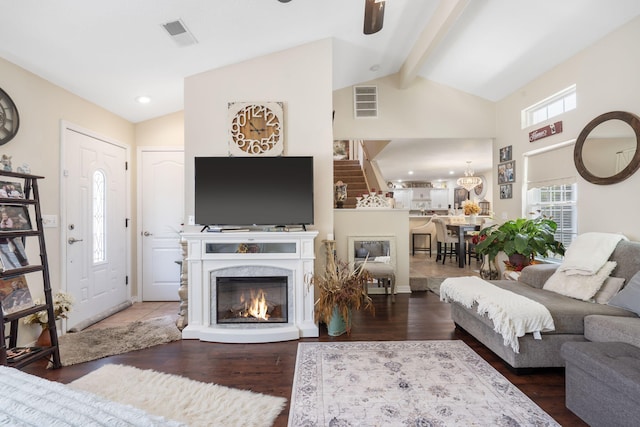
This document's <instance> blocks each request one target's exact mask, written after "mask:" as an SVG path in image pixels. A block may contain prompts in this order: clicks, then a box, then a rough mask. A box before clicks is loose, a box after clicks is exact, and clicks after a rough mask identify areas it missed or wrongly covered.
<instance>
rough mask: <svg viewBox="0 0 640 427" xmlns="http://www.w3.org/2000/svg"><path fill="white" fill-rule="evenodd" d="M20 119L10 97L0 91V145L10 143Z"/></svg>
mask: <svg viewBox="0 0 640 427" xmlns="http://www.w3.org/2000/svg"><path fill="white" fill-rule="evenodd" d="M19 127H20V117H19V116H18V108H16V104H14V103H13V100H12V99H11V97H10V96H9V95H8V94H7V93H6V92H5V91H4V90H2V89H0V145H4V144H6V143H7V142H9V141H11V140H12V139H13V137H14V136H16V134H17V133H18V128H19Z"/></svg>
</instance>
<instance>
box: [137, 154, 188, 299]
mask: <svg viewBox="0 0 640 427" xmlns="http://www.w3.org/2000/svg"><path fill="white" fill-rule="evenodd" d="M138 158H139V164H140V168H139V174H138V177H139V182H140V185H139V186H138V198H139V206H140V211H141V212H139V215H138V218H139V224H138V229H139V230H140V237H139V239H140V240H141V251H142V255H141V257H140V259H141V260H142V278H141V281H142V300H143V301H177V300H178V299H179V298H178V288H179V287H180V265H179V264H178V261H182V247H181V246H180V230H181V228H182V222H183V219H184V151H182V150H171V149H165V150H162V149H158V150H153V149H143V150H141V151H140V152H139V156H138Z"/></svg>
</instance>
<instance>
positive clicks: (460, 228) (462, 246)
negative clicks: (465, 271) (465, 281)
mask: <svg viewBox="0 0 640 427" xmlns="http://www.w3.org/2000/svg"><path fill="white" fill-rule="evenodd" d="M447 229H448V230H451V232H453V233H454V234H457V235H458V248H457V249H458V267H460V268H463V267H464V264H465V260H466V258H467V257H466V247H467V245H466V242H465V239H464V236H465V235H466V233H467V232H469V231H477V230H480V224H469V223H456V224H447Z"/></svg>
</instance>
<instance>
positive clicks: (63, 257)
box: [58, 120, 133, 331]
mask: <svg viewBox="0 0 640 427" xmlns="http://www.w3.org/2000/svg"><path fill="white" fill-rule="evenodd" d="M67 129H68V130H71V131H73V132H77V133H81V134H83V135H87V136H89V137H91V138H95V139H99V140H101V141H104V142H106V143H108V144H112V145H115V146H116V147H120V148H122V149H124V150H125V159H126V162H127V164H128V165H129V168H128V169H127V170H126V171H125V181H126V188H125V191H126V194H125V213H126V216H127V218H129V220H130V221H131V174H130V167H131V150H130V147H129V146H128V145H127V144H124V143H122V142H120V141H117V140H115V139H113V138H109V137H107V136H104V135H101V134H98V133H96V132H94V131H91V130H89V129H86V128H83V127H81V126H78V125H76V124H74V123H71V122H68V121H66V120H60V176H59V177H58V188H60V223H59V225H60V230H59V239H60V245H59V250H60V289H61V290H64V291H66V290H67V250H66V240H65V236H66V224H67V218H66V210H65V209H64V207H65V206H66V200H67V198H66V193H65V188H66V186H65V185H64V176H65V171H66V168H65V166H66V165H65V160H66V152H67V150H66V149H67V142H66V139H65V130H67ZM125 235H126V242H125V248H126V251H127V254H126V256H125V275H127V276H128V277H129V285H128V286H127V296H128V299H131V289H132V287H133V281H132V275H131V233H130V232H127V233H125ZM62 322H63V324H62V329H61V330H63V331H64V330H66V329H67V324H66V322H67V320H66V319H63V320H62Z"/></svg>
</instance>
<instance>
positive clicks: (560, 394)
mask: <svg viewBox="0 0 640 427" xmlns="http://www.w3.org/2000/svg"><path fill="white" fill-rule="evenodd" d="M372 298H373V299H374V302H375V308H376V313H375V316H373V315H370V314H368V313H362V312H358V313H355V315H354V325H353V331H352V333H351V335H350V336H346V335H343V336H340V337H335V338H334V337H330V336H328V335H327V333H326V329H324V328H323V327H322V326H321V329H320V337H319V338H314V339H304V340H302V341H310V342H315V341H382V340H389V341H397V340H452V339H459V340H463V341H464V342H465V343H467V344H468V345H469V346H470V347H471V348H473V349H474V350H475V351H476V352H477V353H478V354H480V356H482V357H483V358H484V359H485V360H487V361H488V362H489V363H490V364H491V365H492V366H493V367H494V368H496V369H497V370H498V371H499V372H501V373H502V374H503V375H504V376H505V377H506V378H507V379H508V380H509V381H511V382H512V383H513V384H515V385H516V386H517V387H518V388H519V389H520V390H522V391H523V392H524V393H525V394H526V395H527V396H529V397H530V398H531V399H532V400H533V401H534V402H536V403H537V404H538V405H539V406H540V407H541V408H542V409H544V410H545V411H546V412H548V413H549V414H550V415H551V416H552V417H553V418H555V419H556V420H557V421H558V422H559V423H560V424H561V425H564V426H580V425H586V424H584V423H583V422H582V421H581V420H580V419H579V418H578V417H576V416H575V415H573V413H571V412H570V411H569V410H568V409H567V408H566V407H565V404H564V397H565V392H564V373H563V371H562V370H540V371H536V372H534V373H532V374H527V375H516V374H514V373H513V372H511V371H510V370H509V369H508V368H507V366H506V365H505V364H504V363H503V362H502V361H501V359H499V358H498V357H497V356H495V355H494V354H493V353H491V352H490V351H489V350H488V349H486V348H485V347H484V346H483V345H482V344H480V343H479V342H478V341H476V340H475V339H474V338H473V337H471V336H470V335H469V334H467V333H466V332H464V331H462V330H459V329H456V328H455V326H454V324H453V322H452V321H451V319H450V311H449V305H448V304H445V303H442V302H440V301H439V298H438V296H437V295H435V294H433V293H431V292H414V293H412V294H399V295H397V298H396V303H395V304H392V303H391V300H390V299H388V298H387V297H385V296H384V295H373V296H372ZM297 345H298V341H290V342H282V343H267V344H218V343H205V342H199V341H194V340H183V341H177V342H173V343H170V344H164V345H159V346H156V347H152V348H149V349H145V350H140V351H134V352H131V353H127V354H123V355H118V356H112V357H108V358H105V359H101V360H96V361H93V362H87V363H83V364H79V365H75V366H69V367H64V368H61V369H57V370H47V369H46V368H45V366H44V364H41V363H38V364H32V365H30V366H28V367H26V368H25V369H24V370H25V371H27V372H30V373H32V374H35V375H38V376H41V377H44V378H48V379H50V380H54V381H59V382H62V383H68V382H71V381H73V380H74V379H76V378H79V377H81V376H83V375H85V374H87V373H88V372H90V371H92V370H94V369H97V368H98V367H100V366H102V365H104V364H107V363H119V364H125V365H131V366H135V367H138V368H141V369H155V370H158V371H161V372H166V373H170V374H176V375H181V376H184V377H188V378H191V379H194V380H198V381H204V382H212V383H216V384H220V385H224V386H228V387H235V388H240V389H246V390H253V391H255V392H260V393H265V394H269V395H273V396H282V397H285V398H287V401H288V400H289V399H290V397H291V386H292V383H293V374H294V368H295V360H296V351H297ZM175 398H176V399H180V396H179V395H176V396H175ZM288 412H289V406H288V403H287V407H286V408H285V410H284V411H283V412H282V413H281V414H280V416H279V417H278V418H277V420H276V423H275V426H286V425H287V415H288Z"/></svg>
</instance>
